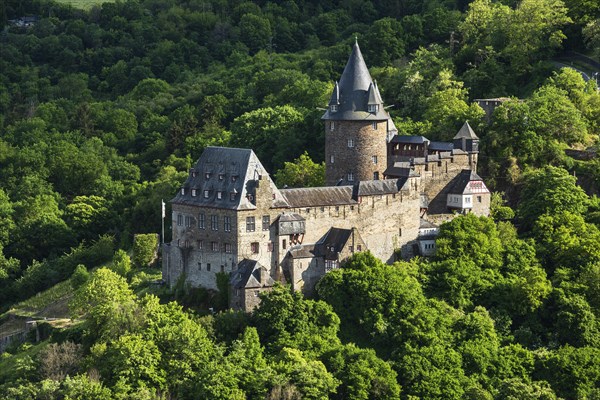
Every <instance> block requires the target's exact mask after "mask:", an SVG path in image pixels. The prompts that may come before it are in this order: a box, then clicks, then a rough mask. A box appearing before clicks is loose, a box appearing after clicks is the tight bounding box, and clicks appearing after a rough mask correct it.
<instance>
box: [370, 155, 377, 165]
mask: <svg viewBox="0 0 600 400" xmlns="http://www.w3.org/2000/svg"><path fill="white" fill-rule="evenodd" d="M371 161H373V164H377V156H371Z"/></svg>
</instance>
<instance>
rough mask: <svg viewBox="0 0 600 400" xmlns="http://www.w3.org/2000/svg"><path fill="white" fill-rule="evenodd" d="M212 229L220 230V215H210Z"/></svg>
mask: <svg viewBox="0 0 600 400" xmlns="http://www.w3.org/2000/svg"><path fill="white" fill-rule="evenodd" d="M210 229H211V230H213V231H218V230H219V216H218V215H211V216H210Z"/></svg>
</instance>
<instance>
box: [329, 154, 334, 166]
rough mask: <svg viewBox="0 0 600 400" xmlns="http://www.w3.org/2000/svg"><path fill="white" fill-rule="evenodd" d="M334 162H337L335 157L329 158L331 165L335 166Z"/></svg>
mask: <svg viewBox="0 0 600 400" xmlns="http://www.w3.org/2000/svg"><path fill="white" fill-rule="evenodd" d="M334 161H335V158H334V157H333V155H331V156H329V162H330V163H331V164H333V162H334Z"/></svg>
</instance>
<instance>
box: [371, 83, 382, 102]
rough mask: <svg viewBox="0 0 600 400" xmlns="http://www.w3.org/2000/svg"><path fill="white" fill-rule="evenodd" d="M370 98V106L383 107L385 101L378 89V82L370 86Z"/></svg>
mask: <svg viewBox="0 0 600 400" xmlns="http://www.w3.org/2000/svg"><path fill="white" fill-rule="evenodd" d="M368 94H369V98H368V100H367V104H368V105H377V104H379V105H382V104H383V100H382V99H381V94H379V88H378V87H377V82H375V81H373V82H372V83H371V84H370V85H369V92H368Z"/></svg>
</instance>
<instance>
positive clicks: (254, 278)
mask: <svg viewBox="0 0 600 400" xmlns="http://www.w3.org/2000/svg"><path fill="white" fill-rule="evenodd" d="M229 284H230V285H231V287H232V288H234V289H244V288H259V287H270V286H273V285H274V284H275V281H274V280H273V278H271V274H269V271H267V269H266V268H265V267H263V266H262V265H261V264H260V263H259V262H258V261H256V260H248V259H246V258H245V259H243V260H242V261H240V262H239V264H238V269H237V270H236V271H234V272H233V273H232V274H231V277H230V278H229Z"/></svg>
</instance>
